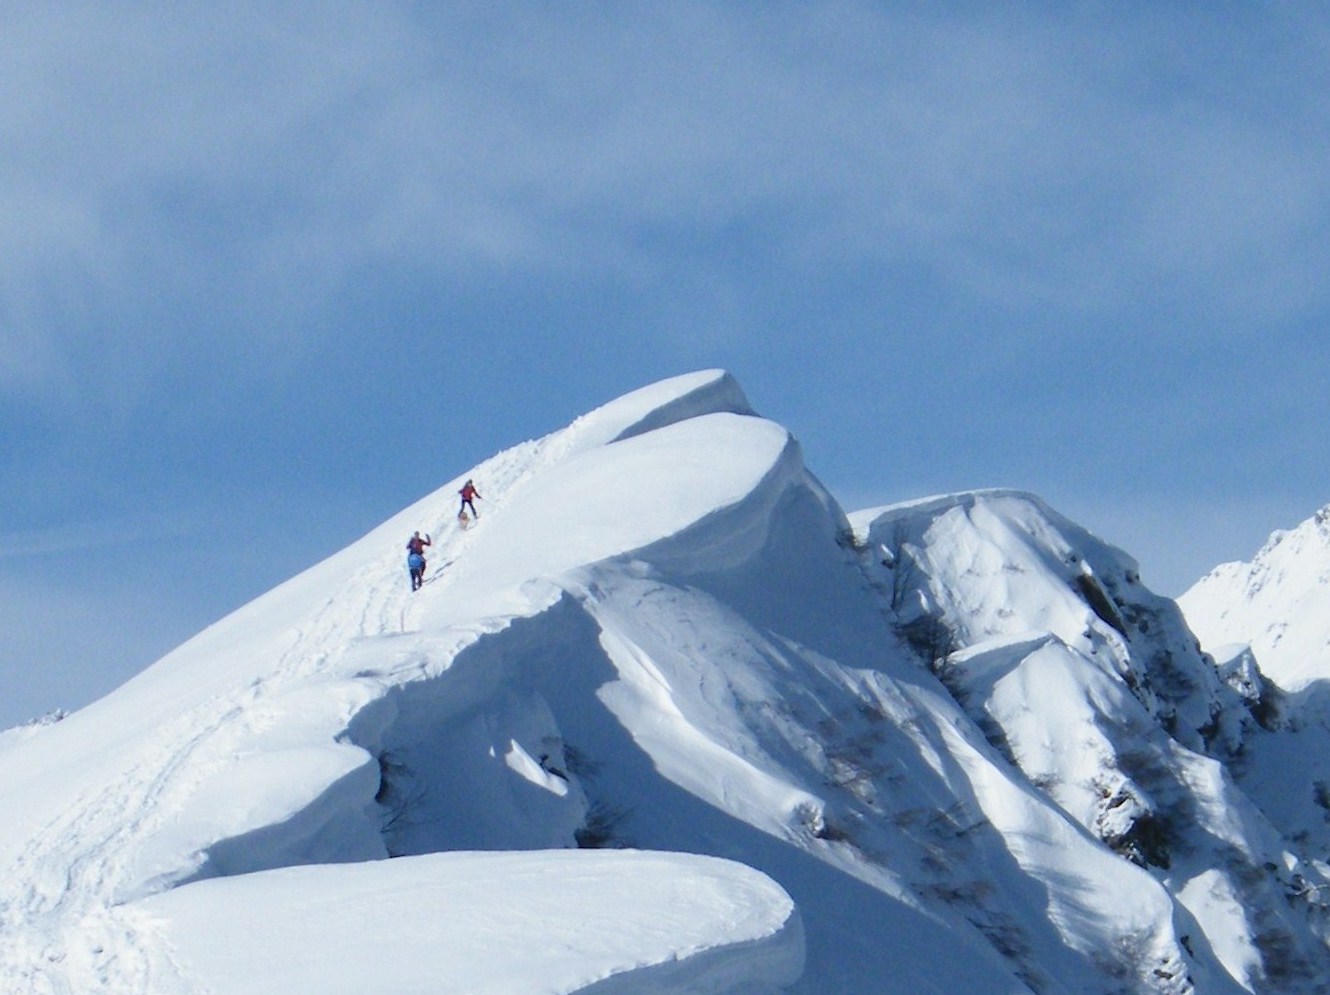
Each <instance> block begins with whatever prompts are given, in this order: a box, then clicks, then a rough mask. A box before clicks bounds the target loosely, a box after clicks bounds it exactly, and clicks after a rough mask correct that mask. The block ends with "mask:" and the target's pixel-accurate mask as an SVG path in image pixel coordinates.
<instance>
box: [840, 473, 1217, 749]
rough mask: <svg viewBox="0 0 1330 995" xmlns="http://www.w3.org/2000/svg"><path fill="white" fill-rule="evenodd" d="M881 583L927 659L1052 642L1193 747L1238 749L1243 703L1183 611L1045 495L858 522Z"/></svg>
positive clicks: (1000, 496)
mask: <svg viewBox="0 0 1330 995" xmlns="http://www.w3.org/2000/svg"><path fill="white" fill-rule="evenodd" d="M853 520H854V522H855V524H856V528H857V529H858V530H859V531H860V533H861V534H863V536H864V538H865V541H866V542H867V543H868V544H869V545H870V546H871V547H872V548H873V550H874V551H875V554H876V556H877V558H878V560H879V563H880V565H881V567H882V568H883V570H882V573H881V579H880V583H882V584H883V585H884V586H886V588H887V589H888V591H889V597H890V599H891V602H892V605H893V607H894V608H895V610H896V612H897V614H898V616H899V618H900V619H901V622H902V624H903V626H904V627H905V628H906V631H907V632H908V633H910V637H911V640H912V641H913V642H914V643H915V644H916V645H917V646H918V647H919V648H920V649H921V650H922V651H923V652H925V653H926V654H927V655H930V656H932V657H933V658H935V659H941V658H944V657H945V656H946V655H947V654H948V653H950V652H952V651H953V650H958V649H964V648H972V647H976V646H981V645H983V644H985V643H987V642H990V641H993V640H998V641H1007V642H1010V641H1012V640H1018V639H1023V638H1026V637H1028V636H1031V635H1041V634H1048V635H1050V636H1052V637H1055V638H1056V639H1057V640H1058V641H1059V642H1060V643H1061V644H1063V645H1064V646H1066V647H1068V648H1069V649H1071V650H1072V651H1074V652H1075V653H1078V654H1080V655H1082V656H1083V657H1084V658H1085V659H1086V660H1087V661H1089V662H1090V663H1091V664H1092V665H1093V666H1095V667H1096V668H1098V669H1099V670H1101V671H1102V672H1103V673H1104V674H1105V675H1106V676H1108V677H1110V678H1111V679H1113V680H1118V681H1122V682H1124V683H1125V684H1126V686H1127V687H1128V688H1129V689H1130V690H1131V692H1132V694H1133V695H1134V696H1135V697H1136V698H1137V699H1138V700H1139V701H1140V703H1141V704H1142V705H1143V706H1144V707H1145V709H1146V711H1147V712H1148V713H1149V714H1150V715H1151V716H1152V717H1153V718H1154V719H1155V720H1157V721H1158V722H1159V723H1160V724H1162V725H1163V726H1164V727H1165V728H1167V729H1168V731H1169V732H1170V733H1171V734H1172V735H1173V736H1174V737H1176V738H1177V739H1178V740H1179V741H1180V742H1181V743H1183V744H1184V745H1186V746H1188V747H1191V748H1194V749H1200V750H1211V749H1219V750H1221V751H1222V750H1232V749H1234V748H1236V746H1237V745H1238V738H1239V736H1240V731H1241V729H1240V727H1241V724H1242V721H1243V718H1242V715H1241V714H1240V713H1241V710H1240V709H1239V710H1238V711H1235V706H1238V705H1239V704H1240V702H1239V701H1238V699H1237V698H1236V696H1235V694H1234V692H1233V691H1232V689H1230V688H1228V687H1226V686H1225V685H1224V684H1223V683H1222V682H1221V681H1220V680H1219V678H1218V676H1217V674H1216V672H1215V670H1214V668H1213V667H1212V666H1211V665H1210V663H1209V662H1208V661H1207V660H1205V659H1204V658H1203V656H1202V654H1201V652H1200V648H1199V647H1198V645H1197V643H1196V640H1195V638H1194V637H1192V635H1191V633H1190V632H1189V631H1188V629H1187V627H1186V624H1185V623H1184V621H1183V620H1182V617H1181V615H1180V613H1179V611H1178V609H1177V607H1176V606H1175V605H1174V604H1173V603H1172V602H1170V601H1168V600H1167V599H1164V598H1160V597H1158V596H1156V595H1154V594H1152V593H1151V592H1150V591H1149V590H1147V589H1146V588H1145V587H1144V586H1142V584H1141V583H1140V576H1139V573H1138V569H1137V566H1136V563H1135V561H1134V560H1132V559H1131V558H1130V557H1128V556H1127V555H1126V554H1125V553H1123V552H1121V551H1120V550H1117V549H1115V548H1113V547H1111V546H1109V545H1107V544H1106V543H1104V542H1102V541H1101V540H1099V539H1097V538H1095V537H1094V536H1092V535H1091V534H1090V533H1088V532H1086V531H1085V530H1084V529H1082V528H1081V527H1080V526H1078V525H1075V524H1074V523H1073V522H1071V521H1069V520H1068V519H1066V518H1064V517H1063V516H1061V515H1059V514H1058V513H1056V512H1055V511H1053V510H1052V509H1051V508H1049V507H1048V506H1047V505H1045V504H1044V503H1043V502H1042V501H1040V500H1039V499H1038V498H1035V497H1033V496H1032V495H1029V494H1022V493H1017V492H1011V491H986V492H977V493H970V494H961V495H955V496H952V497H942V498H932V499H928V500H925V501H920V502H914V503H910V504H905V505H900V506H896V507H892V508H887V509H877V510H870V511H866V512H860V513H857V514H856V515H855V516H853Z"/></svg>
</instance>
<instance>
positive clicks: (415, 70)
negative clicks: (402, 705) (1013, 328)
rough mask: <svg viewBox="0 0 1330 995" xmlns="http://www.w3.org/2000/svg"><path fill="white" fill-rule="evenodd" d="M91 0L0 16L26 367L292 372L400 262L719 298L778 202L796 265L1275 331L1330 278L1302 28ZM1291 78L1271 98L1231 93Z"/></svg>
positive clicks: (1085, 18)
mask: <svg viewBox="0 0 1330 995" xmlns="http://www.w3.org/2000/svg"><path fill="white" fill-rule="evenodd" d="M71 10H72V8H69V7H66V6H64V5H61V6H60V7H59V8H51V7H46V6H33V7H29V8H26V9H25V10H22V12H21V13H18V14H15V13H12V12H11V13H10V14H9V15H8V16H7V18H6V19H5V21H4V23H3V24H0V26H2V27H3V28H4V30H3V38H4V41H3V42H0V53H2V54H0V57H3V59H4V61H5V64H6V65H7V67H8V69H9V72H10V73H11V74H12V79H13V85H12V86H11V87H10V88H9V90H8V92H9V94H10V97H9V99H8V100H6V101H4V102H3V103H0V126H2V127H3V129H4V131H5V133H6V134H7V135H8V136H9V139H10V141H8V142H7V146H9V147H10V148H16V149H18V150H19V152H18V154H16V155H13V156H7V159H6V164H5V165H4V166H2V167H0V181H3V182H2V183H0V186H2V187H3V188H5V189H7V190H9V191H11V193H10V198H11V204H10V205H9V206H12V207H13V208H14V210H13V212H12V213H7V214H6V216H7V217H8V218H10V219H11V220H10V223H9V224H7V225H6V226H5V228H4V229H2V230H0V272H4V273H5V274H6V276H5V277H4V278H3V280H0V316H3V325H0V358H3V359H5V360H6V362H5V363H4V364H3V368H4V370H5V372H4V373H3V374H0V377H2V379H0V385H3V386H5V387H6V388H7V389H11V390H18V389H21V388H22V387H23V386H24V385H25V384H26V385H28V386H35V387H37V388H40V389H44V390H53V389H57V388H58V387H59V386H60V385H61V384H64V385H66V388H65V389H66V390H70V391H78V390H86V389H87V388H86V381H87V380H88V379H89V378H95V377H96V376H97V375H98V373H99V372H100V373H105V374H106V375H108V376H109V375H111V374H114V375H115V376H116V377H117V378H118V379H119V381H120V382H122V384H127V385H128V386H121V387H119V388H112V387H106V388H103V392H104V394H105V395H106V397H107V398H108V399H111V398H113V397H114V396H115V391H116V390H122V391H124V392H126V393H127V394H128V395H130V396H133V395H135V394H136V393H138V392H141V391H144V390H147V387H146V383H147V380H149V379H150V378H151V375H152V371H153V370H154V369H155V368H156V367H157V366H158V365H160V364H161V363H163V362H165V361H166V359H165V357H168V356H170V355H171V354H172V352H173V351H175V352H179V351H180V350H182V349H204V350H212V351H214V352H221V353H222V354H223V355H227V354H231V355H248V353H249V352H250V351H251V350H252V349H253V348H254V347H255V343H256V342H257V343H262V345H263V347H264V348H266V349H269V350H270V353H271V361H273V362H282V361H283V357H284V356H285V357H286V361H288V362H297V361H298V349H294V350H293V349H292V347H291V343H292V341H295V342H296V344H297V345H298V341H299V336H300V335H301V334H306V335H308V334H319V332H318V327H317V326H318V323H317V322H313V321H310V320H306V319H308V318H309V316H310V315H312V314H313V315H317V313H318V308H319V306H320V302H322V301H323V300H325V299H326V298H327V296H328V295H330V294H331V293H333V292H335V291H336V289H337V288H339V287H340V286H342V285H344V284H345V283H346V282H347V281H348V280H351V279H354V278H355V277H356V275H357V274H358V273H360V272H363V271H364V270H365V268H366V267H372V266H375V265H380V266H383V265H394V264H402V265H411V266H413V267H418V268H420V269H421V270H422V272H424V273H427V274H428V273H430V272H431V271H432V272H434V273H439V274H457V273H462V274H470V275H473V276H474V275H480V274H485V273H500V274H503V273H509V272H512V271H514V270H516V271H524V272H534V273H547V274H549V275H551V276H557V277H559V278H560V279H577V278H585V277H587V276H588V275H590V274H603V273H607V272H608V273H619V274H622V275H623V277H624V278H625V279H628V280H630V281H632V282H634V284H635V285H637V286H641V287H644V288H645V289H647V290H654V291H655V292H657V293H660V292H662V291H663V289H664V284H665V283H666V282H667V281H670V282H672V281H674V280H677V279H678V278H679V275H680V271H681V269H686V267H687V266H688V265H690V264H691V265H693V266H695V267H696V270H697V275H696V277H694V278H692V279H691V283H692V285H693V286H696V287H699V288H706V287H708V286H710V287H711V288H712V291H713V292H714V293H715V294H717V296H718V299H719V300H721V301H726V300H727V299H732V298H733V296H734V295H735V294H736V293H738V291H737V290H736V288H734V287H732V286H730V285H728V284H727V282H726V278H725V277H724V276H723V275H722V274H721V273H720V272H719V271H720V270H722V269H723V263H724V260H723V256H721V257H717V256H715V255H713V254H712V253H713V251H714V249H715V248H716V247H717V246H722V245H723V244H724V243H725V241H726V240H727V238H729V233H730V232H731V231H732V230H733V229H734V228H735V227H739V228H742V227H743V226H745V225H748V224H751V223H752V222H753V219H754V218H759V219H765V220H766V222H767V223H768V225H769V226H770V228H771V229H772V231H773V232H774V234H773V236H772V237H773V238H774V239H776V240H778V241H779V243H780V244H779V245H775V246H772V247H771V251H772V252H773V254H774V255H776V256H778V257H779V258H780V259H781V261H782V264H784V265H789V264H791V263H796V264H801V265H806V266H808V267H810V268H811V269H813V270H817V269H819V268H824V269H834V268H835V267H837V266H839V265H842V264H843V263H844V262H845V261H847V260H854V259H856V258H868V259H877V260H882V261H885V262H886V263H887V264H890V263H891V262H892V261H895V260H902V261H911V262H913V263H915V264H918V265H924V266H927V267H930V268H931V269H932V270H933V271H934V272H936V273H937V274H938V278H939V280H940V282H941V284H942V285H943V286H945V285H947V284H948V283H950V284H951V285H954V286H955V287H956V288H957V289H958V290H964V291H965V292H968V293H972V294H977V295H979V296H981V297H988V298H991V299H994V300H1006V301H1027V302H1028V301H1033V302H1035V303H1038V302H1041V301H1043V302H1048V303H1052V304H1055V305H1057V306H1059V307H1063V308H1079V309H1095V308H1101V307H1105V306H1110V305H1113V304H1114V303H1116V302H1119V301H1122V300H1128V301H1131V300H1145V301H1150V300H1152V299H1156V298H1159V297H1161V296H1163V295H1170V296H1172V297H1174V298H1176V299H1180V300H1183V301H1185V300H1186V299H1187V298H1188V296H1189V295H1190V296H1193V297H1201V296H1204V295H1209V296H1211V297H1212V298H1215V299H1216V300H1217V303H1216V304H1215V305H1214V306H1215V307H1216V309H1217V310H1219V311H1221V312H1223V313H1225V314H1227V315H1229V316H1230V317H1231V318H1235V319H1246V320H1255V319H1258V318H1260V317H1261V316H1262V315H1265V314H1268V313H1269V312H1271V311H1274V312H1277V313H1280V314H1287V313H1297V312H1299V311H1300V310H1305V309H1308V308H1311V307H1316V306H1320V305H1321V304H1322V303H1324V299H1325V296H1324V295H1325V291H1324V288H1323V287H1322V286H1321V283H1320V281H1319V280H1318V279H1317V278H1316V276H1317V274H1319V273H1320V272H1321V271H1322V270H1323V264H1324V263H1325V262H1326V261H1327V258H1326V257H1327V252H1326V245H1325V243H1324V239H1323V236H1322V229H1323V228H1324V226H1325V223H1326V221H1327V214H1328V213H1330V211H1328V209H1327V208H1328V205H1330V180H1328V179H1327V178H1326V177H1324V176H1323V175H1322V174H1321V171H1320V170H1319V169H1318V168H1317V167H1318V164H1319V163H1320V162H1321V161H1323V160H1324V155H1323V153H1324V152H1325V151H1326V148H1325V145H1326V136H1327V123H1328V122H1327V113H1326V111H1325V110H1323V109H1322V107H1321V105H1320V103H1319V102H1317V101H1312V100H1307V99H1304V98H1303V95H1302V94H1299V93H1294V91H1297V90H1299V89H1300V88H1302V87H1304V86H1305V84H1308V83H1319V82H1323V80H1322V78H1321V73H1322V71H1321V70H1320V68H1319V66H1320V63H1319V62H1317V61H1316V60H1315V58H1313V55H1314V54H1315V51H1317V46H1318V45H1319V42H1317V41H1316V39H1317V38H1318V37H1321V36H1320V35H1318V34H1317V33H1316V32H1314V31H1310V30H1301V31H1300V32H1299V33H1298V34H1296V35H1294V34H1291V33H1286V34H1283V35H1280V34H1279V33H1278V32H1275V31H1271V30H1267V31H1265V32H1264V33H1262V34H1261V36H1260V37H1259V38H1257V39H1255V40H1254V41H1252V43H1251V44H1247V42H1248V39H1247V38H1246V37H1245V36H1244V34H1243V32H1244V30H1245V29H1244V27H1243V25H1241V24H1237V25H1234V26H1226V25H1227V21H1225V19H1224V18H1223V16H1221V15H1220V14H1217V13H1216V14H1214V15H1208V16H1207V15H1204V14H1194V15H1178V16H1176V17H1174V18H1167V17H1163V16H1159V15H1153V16H1151V15H1143V14H1139V13H1138V14H1136V15H1135V16H1121V17H1119V16H1117V15H1112V16H1110V14H1109V13H1103V14H1096V13H1094V12H1093V11H1090V12H1086V11H1084V10H1083V11H1082V12H1080V13H1077V14H1053V15H1047V16H1043V17H1036V16H1033V15H1025V16H1000V15H998V14H994V13H990V12H987V11H984V10H979V11H972V12H967V13H961V14H956V13H951V14H930V15H902V14H900V13H899V12H897V11H895V10H892V9H890V8H884V7H881V6H878V5H871V4H858V5H851V6H841V7H836V8H827V7H813V8H809V7H806V6H781V7H773V6H763V5H758V6H747V5H745V6H733V5H718V4H703V3H681V4H671V5H658V4H626V5H589V6H587V7H585V8H568V7H566V6H548V7H531V6H525V5H514V6H505V5H497V6H491V5H473V6H466V5H463V6H461V7H449V8H447V9H446V10H443V11H439V10H435V9H431V8H407V7H394V6H384V5H366V4H335V5H322V4H309V5H299V6H296V7H286V8H282V9H281V10H280V11H278V12H274V11H273V9H271V8H267V7H261V6H253V7H248V6H242V7H235V6H232V5H227V7H226V8H225V9H222V8H208V9H207V10H206V11H203V10H191V11H189V12H188V13H185V12H177V11H176V10H175V9H174V8H169V7H153V8H138V9H137V12H136V13H134V14H132V15H126V14H125V13H124V12H123V11H118V10H117V11H111V10H109V9H106V8H102V7H98V6H92V5H90V6H88V7H80V8H77V9H76V10H75V12H74V13H71ZM1272 16H1273V17H1275V18H1276V19H1278V17H1280V16H1282V15H1272ZM1198 28H1203V29H1204V30H1203V31H1201V32H1200V33H1199V35H1198V34H1197V29H1198ZM1300 28H1302V29H1306V28H1307V25H1306V24H1305V23H1303V24H1301V25H1300ZM1187 46H1191V47H1190V48H1188V47H1187ZM1232 52H1242V53H1244V54H1245V61H1237V62H1230V61H1226V60H1225V59H1224V58H1222V56H1225V55H1228V54H1231V53H1232ZM1276 69H1277V70H1278V72H1279V74H1280V75H1279V79H1280V81H1281V82H1280V84H1279V85H1280V90H1279V92H1280V93H1283V92H1289V93H1290V94H1293V97H1294V99H1291V100H1289V101H1287V102H1285V103H1276V104H1275V106H1276V107H1277V110H1276V112H1275V113H1270V114H1260V113H1256V111H1257V110H1259V109H1260V107H1259V106H1254V105H1256V104H1257V103H1258V102H1256V101H1254V100H1253V99H1251V98H1250V97H1248V98H1246V99H1242V100H1238V99H1235V97H1234V94H1235V93H1237V94H1241V93H1243V92H1244V87H1247V86H1248V85H1249V84H1252V85H1255V84H1254V83H1253V81H1257V80H1263V79H1264V77H1265V76H1266V75H1268V74H1270V73H1272V72H1274V71H1275V70H1276ZM1207 74H1210V75H1207ZM1260 85H1261V86H1262V87H1265V88H1266V89H1269V88H1270V86H1271V85H1272V84H1269V83H1268V82H1264V81H1263V82H1261V83H1260ZM1306 88H1308V89H1312V87H1306ZM1316 89H1317V91H1318V92H1319V88H1316ZM1276 95H1277V94H1276ZM1272 100H1273V98H1270V99H1267V101H1266V104H1269V103H1271V102H1272ZM20 202H21V203H20ZM23 205H27V206H23ZM644 231H655V232H663V233H664V234H665V236H667V237H663V238H659V239H644V238H643V237H642V233H643V232H644ZM670 235H674V236H677V238H678V241H679V242H681V243H682V247H680V245H678V244H676V242H674V241H671V238H670V237H668V236H670ZM670 252H675V253H679V254H681V255H682V257H683V258H682V262H681V261H680V260H677V259H662V258H661V254H662V253H670ZM690 260H691V263H690ZM684 278H685V279H689V278H687V277H686V276H685V277H684ZM653 283H654V286H653ZM1276 289H1279V290H1282V293H1281V294H1279V295H1278V296H1277V298H1276V295H1275V293H1274V292H1275V290H1276ZM726 307H727V308H733V305H730V304H727V305H726ZM139 319H141V320H139ZM170 319H175V320H170ZM200 324H203V325H205V327H204V328H203V329H202V331H201V330H200V328H199V325H200ZM220 328H225V329H226V335H225V336H222V335H219V334H218V330H219V329H220ZM329 333H330V334H344V332H342V331H341V330H337V329H330V330H329ZM94 371H97V372H94ZM70 385H72V386H70Z"/></svg>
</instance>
